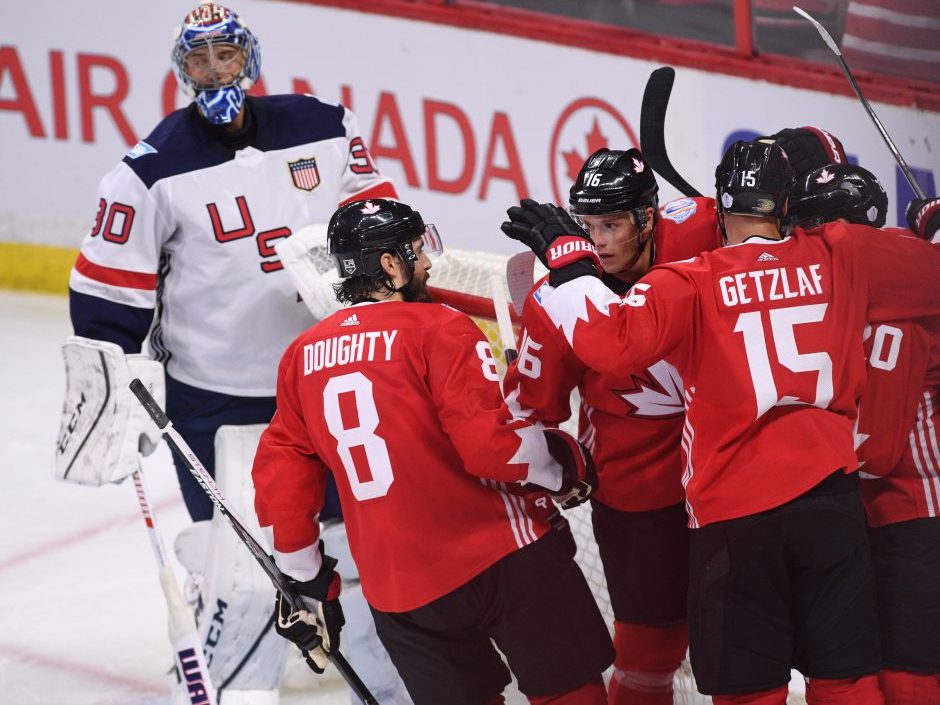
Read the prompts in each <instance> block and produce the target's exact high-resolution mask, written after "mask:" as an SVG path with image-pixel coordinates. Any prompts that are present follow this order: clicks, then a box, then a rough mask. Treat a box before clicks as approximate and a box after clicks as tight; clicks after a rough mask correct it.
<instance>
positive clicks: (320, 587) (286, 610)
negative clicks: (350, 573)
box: [274, 541, 346, 673]
mask: <svg viewBox="0 0 940 705" xmlns="http://www.w3.org/2000/svg"><path fill="white" fill-rule="evenodd" d="M320 553H321V554H322V553H323V542H322V541H321V542H320ZM335 566H336V559H335V558H331V557H330V556H327V555H324V556H323V565H322V566H321V568H320V572H319V573H317V576H316V577H315V578H314V579H313V580H308V581H306V582H297V581H295V580H291V581H290V583H291V587H293V589H294V591H295V594H297V595H299V596H300V599H301V602H303V603H305V605H306V606H307V607H308V609H297V610H295V609H294V607H293V606H292V605H291V603H290V600H288V599H287V597H285V595H284V593H282V592H280V591H278V593H277V595H276V596H275V598H274V609H275V616H276V621H275V624H274V628H275V629H276V630H277V633H278V634H280V635H281V636H282V637H284V638H285V639H287V640H288V641H291V642H293V643H294V644H296V645H297V647H298V648H299V649H300V651H301V653H302V654H303V656H304V660H305V661H306V662H307V665H308V666H310V668H311V669H312V670H313V671H314V672H315V673H323V671H324V670H326V665H327V663H328V662H329V657H330V654H331V653H333V652H334V651H338V650H339V643H340V630H342V628H343V625H344V624H345V623H346V618H345V617H344V616H343V608H342V607H341V606H340V603H339V594H340V590H341V585H342V580H341V579H340V575H339V573H337V572H336V571H335V570H334V568H335ZM307 598H310V599H307Z"/></svg>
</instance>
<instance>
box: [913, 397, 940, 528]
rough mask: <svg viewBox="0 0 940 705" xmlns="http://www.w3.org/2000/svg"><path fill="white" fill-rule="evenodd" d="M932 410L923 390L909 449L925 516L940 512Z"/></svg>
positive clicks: (939, 465)
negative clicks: (919, 479) (921, 486)
mask: <svg viewBox="0 0 940 705" xmlns="http://www.w3.org/2000/svg"><path fill="white" fill-rule="evenodd" d="M932 412H933V409H932V404H931V403H930V393H929V392H925V393H924V402H923V403H921V405H920V407H919V408H918V414H917V421H916V423H915V424H914V428H913V430H912V431H911V451H912V455H913V457H914V464H915V466H916V467H917V471H918V473H919V474H920V476H921V477H922V478H923V483H924V500H925V502H926V505H927V516H930V517H935V516H937V515H938V514H940V450H938V448H937V434H936V429H935V428H934V424H933V419H932V418H931V416H932Z"/></svg>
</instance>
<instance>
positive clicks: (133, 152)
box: [124, 140, 157, 159]
mask: <svg viewBox="0 0 940 705" xmlns="http://www.w3.org/2000/svg"><path fill="white" fill-rule="evenodd" d="M156 153H157V150H156V148H155V147H151V146H150V145H149V144H147V143H146V142H144V141H143V140H141V141H140V142H138V143H137V144H135V145H134V146H133V147H131V148H130V149H129V150H128V151H127V154H125V155H124V156H125V157H127V158H128V159H137V157H142V156H144V155H145V154H156Z"/></svg>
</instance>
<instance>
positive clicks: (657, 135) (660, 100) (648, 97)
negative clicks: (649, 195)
mask: <svg viewBox="0 0 940 705" xmlns="http://www.w3.org/2000/svg"><path fill="white" fill-rule="evenodd" d="M675 80H676V71H675V69H673V68H672V67H671V66H662V67H660V68H658V69H656V70H654V71H653V72H652V73H651V74H650V77H649V80H647V82H646V88H645V89H644V91H643V103H642V105H641V106H640V151H641V152H643V156H644V157H646V161H647V162H649V164H650V166H652V167H653V170H654V171H655V172H656V173H657V174H659V175H660V176H662V177H663V178H664V179H665V180H666V181H668V182H669V183H670V184H672V185H673V186H674V187H675V188H676V190H678V191H679V192H680V193H682V194H683V195H685V196H701V195H702V194H701V193H699V192H698V191H697V190H696V189H695V188H694V187H693V186H692V185H691V184H689V182H688V181H686V180H685V179H683V178H682V176H681V175H680V174H679V172H678V171H676V168H675V167H674V166H673V165H672V162H670V161H669V155H668V154H667V152H666V109H667V108H668V107H669V96H670V95H671V94H672V85H673V83H674V82H675Z"/></svg>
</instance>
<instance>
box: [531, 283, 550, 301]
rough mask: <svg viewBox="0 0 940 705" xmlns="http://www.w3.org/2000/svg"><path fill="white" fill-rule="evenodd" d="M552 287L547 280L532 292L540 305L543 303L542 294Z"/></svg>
mask: <svg viewBox="0 0 940 705" xmlns="http://www.w3.org/2000/svg"><path fill="white" fill-rule="evenodd" d="M550 288H551V286H550V285H549V283H548V282H547V281H545V282H542V285H541V286H540V287H539V288H538V289H536V290H535V291H533V292H532V298H533V299H534V300H535V303H537V304H538V305H539V306H541V305H542V295H543V294H544V293H545V292H546V291H548V290H549V289H550Z"/></svg>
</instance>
